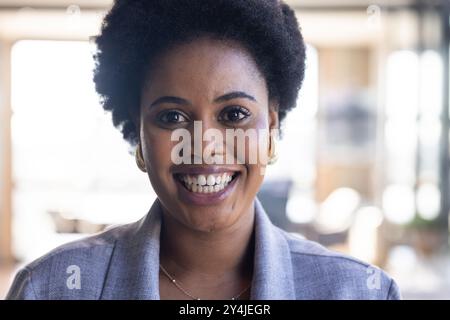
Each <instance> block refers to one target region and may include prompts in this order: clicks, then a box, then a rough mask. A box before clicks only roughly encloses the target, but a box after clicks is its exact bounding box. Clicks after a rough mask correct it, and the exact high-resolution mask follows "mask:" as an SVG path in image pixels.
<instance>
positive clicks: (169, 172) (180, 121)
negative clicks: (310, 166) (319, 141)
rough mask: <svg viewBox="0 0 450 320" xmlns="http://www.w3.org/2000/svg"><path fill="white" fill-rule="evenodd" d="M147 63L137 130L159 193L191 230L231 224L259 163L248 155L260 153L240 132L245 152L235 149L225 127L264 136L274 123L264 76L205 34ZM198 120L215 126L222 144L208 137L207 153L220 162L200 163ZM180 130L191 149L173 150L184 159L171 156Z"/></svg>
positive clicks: (242, 208) (236, 50)
mask: <svg viewBox="0 0 450 320" xmlns="http://www.w3.org/2000/svg"><path fill="white" fill-rule="evenodd" d="M149 70H150V71H149V73H148V75H147V80H146V82H145V85H144V86H143V90H142V94H141V113H140V116H141V117H140V124H139V126H140V129H139V132H140V140H141V144H142V153H143V157H144V161H145V164H146V168H147V172H148V175H149V178H150V181H151V184H152V186H153V188H154V190H155V192H156V194H157V195H158V198H159V199H160V201H161V203H162V204H163V206H164V208H165V209H166V212H167V213H168V214H170V215H171V218H173V219H175V220H176V221H178V222H180V223H182V224H183V225H185V226H187V227H189V228H191V229H194V230H197V231H207V232H209V231H215V230H221V229H224V228H227V227H230V226H232V225H234V224H235V223H236V222H237V221H239V219H240V218H241V217H243V216H244V215H245V213H246V212H248V209H249V208H250V207H251V205H252V202H253V201H254V198H255V195H256V193H257V192H258V190H259V188H260V186H261V183H262V181H263V174H262V169H263V168H264V164H263V163H261V162H260V161H257V162H256V163H254V161H253V162H252V163H251V161H249V160H250V158H251V157H250V155H251V154H258V152H260V150H259V148H258V144H257V143H256V141H249V139H245V143H244V150H243V154H244V157H242V153H241V156H239V154H238V150H237V148H238V147H239V141H237V139H232V140H233V141H234V142H233V143H232V144H234V146H233V145H232V144H230V141H229V140H226V139H225V137H226V136H227V133H226V130H227V129H228V130H234V129H242V130H243V131H244V132H246V130H248V129H253V130H256V131H254V132H257V133H258V134H259V137H260V138H261V139H265V140H266V141H268V139H269V138H268V131H269V129H271V128H277V127H278V116H277V112H276V105H275V103H274V102H271V101H269V97H268V89H267V85H266V81H265V79H264V78H263V76H262V75H261V73H260V71H259V70H258V68H257V66H256V64H255V62H254V60H253V59H252V58H251V57H250V55H249V54H248V52H247V51H246V50H244V49H243V48H242V47H241V46H239V44H237V43H234V42H230V41H227V42H225V41H220V40H214V39H211V38H206V37H204V38H199V39H196V40H194V41H192V42H189V43H186V44H180V45H177V46H174V47H172V48H171V49H169V50H168V51H166V52H165V53H164V54H162V55H160V56H159V57H158V58H157V59H155V60H154V61H153V63H152V66H151V68H149ZM233 93H234V94H233ZM194 121H196V124H194ZM197 121H201V122H197ZM199 124H201V129H202V131H203V133H205V131H208V129H216V130H219V131H220V132H221V133H222V136H223V137H224V141H223V144H222V143H216V142H215V146H216V149H214V151H212V152H211V153H210V154H211V155H215V156H221V155H224V154H225V153H228V154H227V157H228V158H227V160H226V164H206V163H205V161H206V159H205V158H202V154H203V153H201V152H200V153H198V152H197V150H198V149H195V147H194V139H199V140H197V141H200V144H201V146H202V147H203V152H204V151H205V149H204V148H206V146H207V145H208V144H210V141H204V140H201V139H202V136H198V135H196V136H194V127H195V125H197V129H198V125H199ZM180 129H186V130H187V131H185V132H189V133H190V136H191V138H192V149H191V150H188V151H186V149H185V150H183V151H182V152H181V153H180V154H183V155H184V156H185V155H186V152H189V158H191V159H192V162H191V164H186V163H182V164H176V163H174V159H173V155H174V154H178V152H175V153H174V154H173V150H174V148H175V147H176V146H177V145H178V146H179V145H180V141H179V140H176V141H172V140H173V139H172V138H171V137H172V134H173V133H174V132H176V131H177V130H178V131H180ZM261 129H264V130H265V131H264V130H262V131H258V130H261ZM197 132H198V131H197ZM228 132H230V131H228ZM261 132H265V133H266V134H264V133H261ZM225 140H226V141H225ZM241 141H242V140H241ZM184 142H186V141H184ZM188 145H191V143H188ZM219 145H221V146H222V149H220V147H218V146H219ZM210 146H211V145H210ZM241 152H242V151H241ZM263 152H265V153H266V154H267V153H268V149H266V150H264V151H263ZM238 157H239V158H240V161H238V159H237V158H238ZM231 158H233V161H231V162H232V164H230V160H229V159H231ZM184 159H186V157H184ZM214 159H215V158H214ZM210 160H211V158H210ZM195 161H196V162H197V164H194V163H195ZM199 161H200V162H201V163H200V164H198V162H199Z"/></svg>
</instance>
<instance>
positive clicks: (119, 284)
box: [101, 199, 295, 300]
mask: <svg viewBox="0 0 450 320" xmlns="http://www.w3.org/2000/svg"><path fill="white" fill-rule="evenodd" d="M161 214H162V212H161V207H160V203H159V200H158V199H157V200H156V201H155V202H154V203H153V205H152V207H151V209H150V211H149V213H148V214H147V215H146V216H145V217H144V218H143V219H141V220H140V221H138V222H137V223H135V224H134V225H132V228H131V229H130V230H129V231H128V232H127V234H126V236H124V237H122V238H120V239H119V240H117V241H116V244H115V247H114V249H113V250H114V251H113V254H112V257H111V261H110V265H109V270H108V272H107V275H106V279H105V284H104V287H103V291H102V295H101V299H139V300H144V299H151V300H159V299H160V296H159V248H160V244H159V240H160V232H161ZM251 299H252V300H284V299H286V300H289V299H295V288H294V279H293V270H292V262H291V254H290V250H289V246H288V243H287V240H286V239H285V238H284V237H283V235H282V234H281V232H280V230H278V229H277V228H276V227H275V226H274V225H273V224H272V222H271V221H270V220H269V218H268V216H267V214H266V212H265V211H264V208H263V207H262V205H261V203H260V202H259V200H258V199H255V256H254V270H253V280H252V289H251Z"/></svg>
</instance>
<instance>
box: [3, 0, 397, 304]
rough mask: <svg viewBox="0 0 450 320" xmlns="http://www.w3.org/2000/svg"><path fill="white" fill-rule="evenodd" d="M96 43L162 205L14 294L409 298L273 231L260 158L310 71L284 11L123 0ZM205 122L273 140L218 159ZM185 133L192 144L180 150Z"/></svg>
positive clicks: (102, 82) (186, 0) (35, 272)
mask: <svg viewBox="0 0 450 320" xmlns="http://www.w3.org/2000/svg"><path fill="white" fill-rule="evenodd" d="M96 42H97V45H98V53H97V54H96V61H97V65H96V72H95V79H94V80H95V83H96V88H97V91H98V92H99V94H100V95H101V96H102V98H103V99H102V102H103V107H104V108H105V110H108V111H111V112H112V116H113V121H114V124H115V125H116V126H117V127H118V128H119V129H120V130H121V132H122V134H123V136H124V138H125V139H126V140H127V141H128V142H130V143H131V144H132V145H133V146H136V162H137V165H138V167H139V168H140V169H141V170H142V171H144V172H146V173H147V174H148V177H149V179H150V182H151V184H152V186H153V188H154V190H155V192H156V194H157V196H158V199H157V200H156V201H155V203H154V204H153V206H152V207H151V209H150V212H149V213H148V214H147V216H146V217H144V218H143V219H142V220H141V221H138V222H137V223H133V224H130V225H125V226H120V227H116V228H113V229H110V230H108V231H106V232H104V233H101V234H99V235H96V236H93V237H90V238H87V239H84V240H81V241H77V242H74V243H71V244H67V245H64V246H62V247H60V248H57V249H55V250H54V251H52V252H51V253H49V254H47V255H45V256H44V257H42V258H40V259H38V260H37V261H35V262H33V263H31V264H30V265H28V266H27V267H25V268H24V269H22V270H21V271H20V272H19V273H18V275H17V276H16V279H15V281H14V283H13V285H12V288H11V290H10V292H9V295H8V297H9V298H10V299H397V298H399V291H398V288H397V286H396V284H395V283H394V281H393V280H392V279H391V278H390V277H389V276H387V275H386V274H385V273H384V272H382V271H380V270H378V269H376V268H373V267H370V266H369V265H366V264H365V263H362V262H359V261H356V260H354V259H352V258H350V257H346V256H343V255H340V254H337V253H333V252H330V251H328V250H327V249H325V248H323V247H321V246H320V245H318V244H315V243H312V242H309V241H306V240H302V239H299V238H297V237H294V236H292V235H290V234H288V233H286V232H284V231H282V230H280V229H278V228H277V227H275V226H273V225H272V224H271V222H270V221H269V219H268V217H267V216H266V214H265V212H264V209H263V208H262V206H261V204H260V203H259V201H258V199H257V198H256V194H257V192H258V189H259V188H260V186H261V184H262V182H263V174H262V173H263V172H264V168H265V166H266V164H267V163H266V162H267V161H264V158H265V157H264V156H262V157H261V159H259V158H258V160H257V161H250V158H252V157H251V156H252V155H255V154H258V155H261V154H262V155H264V154H265V155H267V157H268V158H269V162H270V161H273V160H274V158H275V149H276V148H275V143H276V140H275V139H274V135H272V134H271V133H270V132H271V131H270V130H274V129H277V128H278V127H279V125H280V122H281V121H282V120H283V118H284V117H285V116H286V114H287V113H288V111H289V110H290V109H292V108H293V107H294V106H295V104H296V99H297V94H298V91H299V89H300V86H301V83H302V80H303V76H304V62H305V45H304V42H303V39H302V36H301V34H300V30H299V27H298V24H297V20H296V18H295V15H294V12H293V11H292V10H291V9H290V8H289V7H288V6H287V5H286V4H284V3H283V2H281V1H277V0H246V1H242V0H153V1H148V0H134V1H133V0H117V1H116V2H115V4H114V6H113V8H112V10H111V11H110V13H109V14H108V15H107V16H106V18H105V20H104V23H103V26H102V32H101V35H100V36H99V37H97V39H96ZM199 126H200V129H201V130H202V132H205V131H208V129H209V130H211V129H213V130H215V131H214V132H216V133H219V134H221V135H222V137H224V136H227V135H226V134H227V132H229V130H232V132H235V133H236V132H241V133H242V132H244V133H247V132H251V131H252V132H257V133H258V134H257V137H258V139H259V140H258V141H263V142H266V143H262V144H260V143H258V142H257V141H255V140H254V139H250V138H249V139H248V140H244V143H243V144H242V143H241V144H240V145H239V144H236V145H234V144H233V143H231V147H230V141H228V140H227V141H226V142H225V143H223V142H220V141H219V142H218V141H216V140H214V141H215V142H214V148H212V150H210V151H211V152H210V153H209V156H208V153H203V152H200V153H199V152H198V148H197V147H198V146H199V145H198V142H199V139H200V147H201V148H200V150H203V148H202V147H206V146H208V145H209V144H208V143H206V142H205V138H204V136H203V135H202V134H200V137H199V135H198V134H197V132H196V130H197V129H198V127H199ZM233 130H234V131H233ZM180 132H181V133H186V132H187V133H189V134H190V135H191V136H192V135H193V136H194V142H192V141H189V143H186V141H184V142H183V143H181V144H180V142H179V140H177V139H174V134H177V133H180ZM237 140H239V139H238V137H237V136H235V137H233V141H232V142H236V141H237ZM209 141H210V142H211V140H209ZM241 142H242V141H241ZM192 143H193V144H197V147H191V145H192ZM180 146H181V147H182V148H180ZM239 148H241V150H238V149H239ZM239 154H240V155H239ZM220 156H226V157H227V159H228V160H229V159H231V160H234V161H227V162H224V161H220V160H217V159H218V158H220ZM208 157H209V160H208V159H207V158H208ZM216 158H217V159H216ZM180 159H181V160H182V161H179V160H180ZM211 159H212V161H210V160H211ZM191 160H192V161H191ZM216 160H217V161H216ZM222 160H223V159H222ZM124 214H125V213H124Z"/></svg>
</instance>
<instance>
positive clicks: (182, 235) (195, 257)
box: [160, 203, 255, 279]
mask: <svg viewBox="0 0 450 320" xmlns="http://www.w3.org/2000/svg"><path fill="white" fill-rule="evenodd" d="M164 210H165V209H163V212H164ZM254 216H255V214H254V204H253V203H252V205H251V206H250V208H248V209H247V210H246V212H244V213H242V214H241V216H240V218H239V220H238V221H237V222H236V223H235V224H233V225H232V226H231V227H229V228H226V229H223V230H217V231H212V232H201V231H196V230H192V229H189V228H188V227H186V226H184V225H183V224H181V223H180V222H178V221H176V220H175V219H173V218H172V217H171V215H170V214H167V213H166V212H164V214H163V223H162V225H161V253H160V259H161V264H162V265H163V266H164V268H166V269H168V270H169V271H171V274H172V275H173V276H174V277H179V278H184V277H192V276H198V277H201V278H204V279H208V278H209V279H211V278H212V279H214V277H219V278H221V277H228V276H233V277H247V276H248V275H249V274H251V272H252V267H253V252H254V248H253V246H254V244H253V238H254V236H253V229H254V228H253V225H254V219H255V218H254ZM173 235H176V236H173Z"/></svg>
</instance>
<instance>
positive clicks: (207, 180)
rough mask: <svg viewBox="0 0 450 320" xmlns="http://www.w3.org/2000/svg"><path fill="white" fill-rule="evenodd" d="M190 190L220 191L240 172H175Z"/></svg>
mask: <svg viewBox="0 0 450 320" xmlns="http://www.w3.org/2000/svg"><path fill="white" fill-rule="evenodd" d="M174 176H175V179H176V180H178V181H179V182H180V183H181V184H182V185H183V186H184V187H185V188H186V189H187V190H188V191H190V192H192V193H198V194H207V193H213V194H214V193H218V192H221V191H222V190H224V189H225V188H226V187H227V186H228V185H229V184H230V183H232V182H233V181H234V180H235V179H236V178H237V177H238V176H239V172H234V173H231V172H224V173H219V174H207V175H204V174H198V175H197V174H180V173H178V174H175V175H174Z"/></svg>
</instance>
